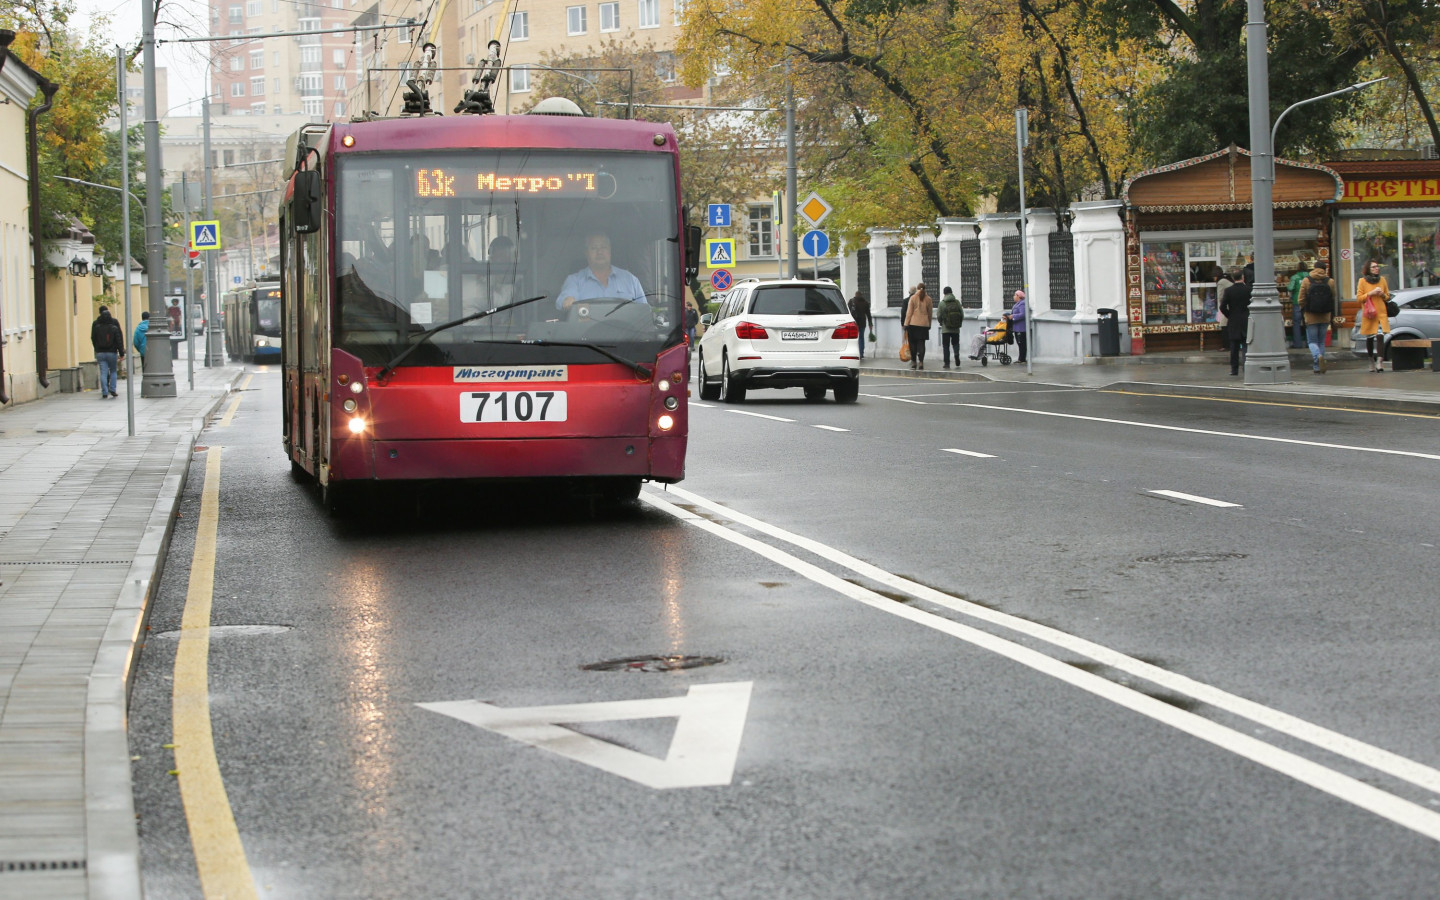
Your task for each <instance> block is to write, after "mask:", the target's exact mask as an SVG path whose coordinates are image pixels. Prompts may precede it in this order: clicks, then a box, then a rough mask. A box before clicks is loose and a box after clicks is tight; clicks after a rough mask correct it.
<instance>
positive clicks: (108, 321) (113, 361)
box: [90, 306, 125, 400]
mask: <svg viewBox="0 0 1440 900" xmlns="http://www.w3.org/2000/svg"><path fill="white" fill-rule="evenodd" d="M90 346H92V347H94V348H95V361H96V362H98V363H99V364H100V399H101V400H104V399H106V398H108V397H114V396H115V382H116V378H117V377H118V376H119V372H120V357H122V356H124V355H125V332H124V331H122V330H121V329H120V323H119V322H117V321H115V317H114V316H112V315H110V308H109V307H108V306H102V307H100V315H99V316H98V317H96V319H95V321H94V323H93V324H91V326H90Z"/></svg>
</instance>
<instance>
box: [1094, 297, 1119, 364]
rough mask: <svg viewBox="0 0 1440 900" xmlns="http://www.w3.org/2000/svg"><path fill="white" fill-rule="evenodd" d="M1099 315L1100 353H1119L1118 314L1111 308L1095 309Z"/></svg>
mask: <svg viewBox="0 0 1440 900" xmlns="http://www.w3.org/2000/svg"><path fill="white" fill-rule="evenodd" d="M1095 312H1096V313H1097V314H1098V315H1099V316H1100V355H1101V356H1119V355H1120V314H1119V313H1117V312H1116V311H1115V310H1113V309H1097V310H1095Z"/></svg>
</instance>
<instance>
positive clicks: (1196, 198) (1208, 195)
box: [1121, 145, 1344, 213]
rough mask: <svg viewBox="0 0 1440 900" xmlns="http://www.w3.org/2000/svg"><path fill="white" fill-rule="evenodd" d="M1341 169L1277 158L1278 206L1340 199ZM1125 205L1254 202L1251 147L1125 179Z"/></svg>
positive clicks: (1177, 208)
mask: <svg viewBox="0 0 1440 900" xmlns="http://www.w3.org/2000/svg"><path fill="white" fill-rule="evenodd" d="M1343 191H1344V185H1343V183H1342V181H1341V179H1340V175H1339V173H1337V172H1336V171H1335V170H1333V169H1330V168H1327V167H1325V166H1321V165H1315V164H1313V163H1301V162H1292V161H1291V160H1286V159H1277V160H1276V161H1275V186H1274V192H1273V193H1274V206H1275V208H1277V209H1298V208H1303V207H1318V206H1321V205H1323V204H1326V203H1334V202H1336V201H1338V200H1339V199H1340V197H1341V195H1342V193H1343ZM1121 199H1122V200H1123V201H1124V203H1125V205H1126V206H1127V207H1129V208H1130V209H1133V210H1135V211H1137V212H1142V213H1143V212H1155V213H1185V212H1224V211H1238V210H1247V209H1250V207H1251V203H1252V200H1251V195H1250V151H1248V150H1245V149H1242V148H1240V147H1236V146H1233V145H1232V146H1230V147H1227V148H1226V149H1224V150H1220V151H1217V152H1215V153H1211V154H1209V155H1208V156H1197V157H1195V158H1194V159H1187V160H1183V161H1181V162H1177V163H1171V164H1170V165H1167V166H1160V167H1159V168H1156V169H1150V170H1149V171H1146V172H1141V173H1140V174H1138V175H1135V176H1133V177H1131V178H1129V179H1128V180H1127V181H1126V182H1125V188H1124V190H1123V192H1122V193H1121Z"/></svg>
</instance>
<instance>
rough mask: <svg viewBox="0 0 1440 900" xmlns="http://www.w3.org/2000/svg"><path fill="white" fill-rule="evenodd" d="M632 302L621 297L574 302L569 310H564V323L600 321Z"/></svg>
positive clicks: (632, 301)
mask: <svg viewBox="0 0 1440 900" xmlns="http://www.w3.org/2000/svg"><path fill="white" fill-rule="evenodd" d="M634 302H635V301H634V300H626V299H624V298H623V297H600V298H598V299H595V300H576V301H575V302H574V303H573V304H571V306H570V308H569V309H567V310H565V321H567V322H583V321H585V320H587V319H589V320H593V321H596V322H598V321H600V320H601V319H603V318H605V317H606V316H608V315H610V314H611V313H613V312H615V311H616V310H617V309H620V308H622V307H624V306H625V304H627V303H634Z"/></svg>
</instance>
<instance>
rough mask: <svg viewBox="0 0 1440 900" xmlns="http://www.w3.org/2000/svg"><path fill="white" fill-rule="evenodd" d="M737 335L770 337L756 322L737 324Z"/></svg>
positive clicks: (755, 338) (759, 338) (745, 338)
mask: <svg viewBox="0 0 1440 900" xmlns="http://www.w3.org/2000/svg"><path fill="white" fill-rule="evenodd" d="M857 335H858V332H857ZM735 336H736V337H737V338H739V339H740V340H742V341H764V340H768V339H769V338H770V333H769V332H767V331H766V330H765V329H764V328H761V327H760V326H759V325H756V324H755V323H754V322H741V323H740V324H739V325H736V326H735Z"/></svg>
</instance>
